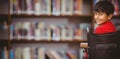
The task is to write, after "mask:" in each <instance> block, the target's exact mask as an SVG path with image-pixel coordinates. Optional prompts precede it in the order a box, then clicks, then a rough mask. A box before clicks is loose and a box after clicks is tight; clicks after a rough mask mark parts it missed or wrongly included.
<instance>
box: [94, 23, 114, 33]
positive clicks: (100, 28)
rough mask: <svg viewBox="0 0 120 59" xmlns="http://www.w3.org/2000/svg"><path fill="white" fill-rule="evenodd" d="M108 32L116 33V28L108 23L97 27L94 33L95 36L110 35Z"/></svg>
mask: <svg viewBox="0 0 120 59" xmlns="http://www.w3.org/2000/svg"><path fill="white" fill-rule="evenodd" d="M110 32H116V28H115V26H114V24H113V23H112V22H110V21H108V22H106V23H104V24H102V25H99V26H98V27H97V28H96V29H95V31H94V33H95V34H105V33H110Z"/></svg>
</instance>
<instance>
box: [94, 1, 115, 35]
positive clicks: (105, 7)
mask: <svg viewBox="0 0 120 59" xmlns="http://www.w3.org/2000/svg"><path fill="white" fill-rule="evenodd" d="M113 13H114V6H113V4H112V3H111V2H109V1H99V2H97V3H96V5H95V7H94V18H95V21H96V23H97V24H98V27H97V28H96V29H95V31H94V33H95V34H105V33H110V32H116V28H115V26H114V25H113V23H112V22H111V18H112V16H113Z"/></svg>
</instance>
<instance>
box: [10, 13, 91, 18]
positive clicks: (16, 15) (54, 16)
mask: <svg viewBox="0 0 120 59" xmlns="http://www.w3.org/2000/svg"><path fill="white" fill-rule="evenodd" d="M11 17H16V18H21V17H32V18H33V17H43V18H44V17H49V18H61V17H68V18H69V17H88V18H92V15H58V16H57V15H27V14H20V15H19V14H12V15H11Z"/></svg>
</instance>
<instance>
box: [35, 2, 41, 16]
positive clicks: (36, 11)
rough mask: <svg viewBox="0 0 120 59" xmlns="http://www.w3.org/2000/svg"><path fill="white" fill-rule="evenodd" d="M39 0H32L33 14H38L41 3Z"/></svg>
mask: <svg viewBox="0 0 120 59" xmlns="http://www.w3.org/2000/svg"><path fill="white" fill-rule="evenodd" d="M40 4H41V3H40V0H34V14H35V15H40V10H41V5H40Z"/></svg>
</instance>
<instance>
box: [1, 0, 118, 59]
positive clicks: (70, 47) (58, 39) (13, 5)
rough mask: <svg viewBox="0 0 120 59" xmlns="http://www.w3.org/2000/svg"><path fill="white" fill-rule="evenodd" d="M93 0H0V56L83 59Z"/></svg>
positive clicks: (28, 58) (39, 58) (20, 58)
mask: <svg viewBox="0 0 120 59" xmlns="http://www.w3.org/2000/svg"><path fill="white" fill-rule="evenodd" d="M94 2H95V1H94V0H0V8H1V9H0V26H1V27H0V32H1V33H0V59H6V58H8V59H35V58H36V59H57V58H58V59H83V54H84V53H83V50H84V49H82V48H81V47H80V43H81V42H85V43H86V42H87V37H86V35H87V31H86V28H87V27H91V26H92V27H93V25H94V24H93V23H94V21H93V17H92V16H93V14H92V9H93V5H94ZM113 18H115V19H116V18H117V19H120V16H114V17H113ZM4 21H5V22H6V23H7V29H6V28H4V25H5V24H4ZM1 37H2V38H1Z"/></svg>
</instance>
